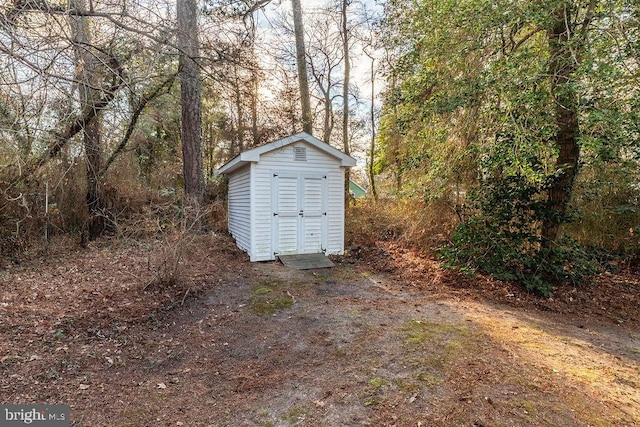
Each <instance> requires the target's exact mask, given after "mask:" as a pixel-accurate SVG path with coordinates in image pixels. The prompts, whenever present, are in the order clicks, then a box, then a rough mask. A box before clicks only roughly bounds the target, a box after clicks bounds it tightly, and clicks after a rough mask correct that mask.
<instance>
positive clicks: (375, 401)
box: [363, 396, 380, 406]
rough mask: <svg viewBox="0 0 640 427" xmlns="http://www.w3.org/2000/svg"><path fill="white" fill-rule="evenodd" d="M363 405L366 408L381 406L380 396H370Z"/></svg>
mask: <svg viewBox="0 0 640 427" xmlns="http://www.w3.org/2000/svg"><path fill="white" fill-rule="evenodd" d="M363 404H364V406H377V405H379V404H380V398H379V397H378V396H369V397H367V398H366V399H365V401H364V403H363Z"/></svg>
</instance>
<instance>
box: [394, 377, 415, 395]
mask: <svg viewBox="0 0 640 427" xmlns="http://www.w3.org/2000/svg"><path fill="white" fill-rule="evenodd" d="M393 383H394V384H395V386H396V387H398V390H399V391H401V392H402V393H405V394H414V393H418V392H419V391H420V385H419V384H416V383H415V382H413V381H411V380H409V381H406V380H403V379H400V378H397V379H395V380H393Z"/></svg>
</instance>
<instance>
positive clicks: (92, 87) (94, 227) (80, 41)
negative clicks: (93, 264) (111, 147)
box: [71, 0, 106, 240]
mask: <svg viewBox="0 0 640 427" xmlns="http://www.w3.org/2000/svg"><path fill="white" fill-rule="evenodd" d="M73 7H74V8H75V9H77V10H81V11H84V10H85V0H74V1H73ZM88 19H89V18H87V17H84V16H74V17H72V18H71V27H72V34H73V38H74V50H75V55H76V70H77V71H76V72H77V76H76V78H77V79H78V81H79V83H78V96H79V100H80V108H81V110H82V111H84V110H85V109H86V108H87V107H88V106H92V105H96V103H97V101H98V100H99V99H100V98H101V93H100V91H99V90H98V89H96V88H97V87H98V86H99V84H98V81H99V80H98V79H97V77H96V73H97V67H98V58H96V56H95V53H94V52H91V51H90V50H89V48H90V45H91V34H90V32H89V31H90V30H89V25H88V24H89V23H88ZM100 116H101V115H100V113H99V112H96V114H95V117H94V118H93V120H91V121H89V122H87V123H85V125H84V128H83V131H82V133H83V142H84V152H85V161H86V169H87V194H86V204H87V213H88V219H87V229H86V233H87V234H86V236H85V237H86V238H88V239H89V240H95V239H96V238H97V237H99V236H100V235H101V234H102V233H104V231H105V229H106V216H105V204H104V199H103V196H102V194H101V188H100V187H101V185H100V183H101V179H100V174H101V171H102V164H103V159H102V132H101V129H100V124H101V123H100V122H101V120H100V119H101V117H100Z"/></svg>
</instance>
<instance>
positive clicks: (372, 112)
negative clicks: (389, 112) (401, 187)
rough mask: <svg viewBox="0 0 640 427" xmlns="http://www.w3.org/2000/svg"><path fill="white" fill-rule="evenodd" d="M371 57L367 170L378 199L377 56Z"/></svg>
mask: <svg viewBox="0 0 640 427" xmlns="http://www.w3.org/2000/svg"><path fill="white" fill-rule="evenodd" d="M367 56H368V55H367ZM369 58H371V109H370V110H369V119H370V120H371V142H370V144H369V167H368V168H367V172H368V175H369V189H371V194H372V195H373V199H374V200H378V193H377V191H376V180H375V175H374V173H373V163H374V161H375V153H376V114H375V102H374V101H375V98H376V90H375V81H376V69H375V58H374V57H373V56H369Z"/></svg>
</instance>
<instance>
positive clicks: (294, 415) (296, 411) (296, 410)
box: [281, 406, 307, 425]
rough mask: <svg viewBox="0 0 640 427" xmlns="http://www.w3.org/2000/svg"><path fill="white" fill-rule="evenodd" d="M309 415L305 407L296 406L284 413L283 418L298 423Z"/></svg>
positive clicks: (291, 422)
mask: <svg viewBox="0 0 640 427" xmlns="http://www.w3.org/2000/svg"><path fill="white" fill-rule="evenodd" d="M306 417H307V411H305V410H304V408H300V407H299V406H294V407H293V408H291V409H289V410H288V411H287V412H285V413H284V414H282V417H281V418H282V420H283V421H286V422H288V423H289V424H293V425H295V424H297V423H299V422H301V421H304V419H305V418H306Z"/></svg>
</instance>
